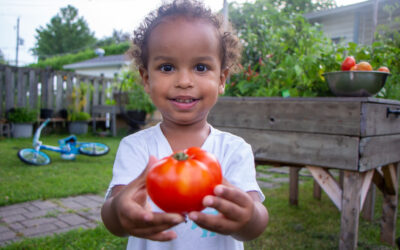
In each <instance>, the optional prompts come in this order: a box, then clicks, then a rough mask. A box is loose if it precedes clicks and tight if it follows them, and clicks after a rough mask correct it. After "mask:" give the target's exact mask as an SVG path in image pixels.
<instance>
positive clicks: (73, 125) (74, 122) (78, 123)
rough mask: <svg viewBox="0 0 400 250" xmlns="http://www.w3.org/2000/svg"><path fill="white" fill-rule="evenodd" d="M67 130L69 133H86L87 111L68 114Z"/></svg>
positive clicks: (88, 117)
mask: <svg viewBox="0 0 400 250" xmlns="http://www.w3.org/2000/svg"><path fill="white" fill-rule="evenodd" d="M68 116H69V117H68V120H69V124H68V130H69V133H71V134H77V135H80V134H86V133H87V132H88V122H89V120H90V115H89V113H87V112H83V111H80V112H79V111H78V112H72V113H70V114H68Z"/></svg>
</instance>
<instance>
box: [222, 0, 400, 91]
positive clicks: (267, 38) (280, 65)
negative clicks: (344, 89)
mask: <svg viewBox="0 0 400 250" xmlns="http://www.w3.org/2000/svg"><path fill="white" fill-rule="evenodd" d="M300 2H302V4H300ZM324 2H325V3H324ZM329 2H331V1H318V2H317V3H316V6H314V7H316V8H317V9H318V8H322V7H323V6H325V7H326V6H329V4H330V3H329ZM294 3H299V4H294ZM303 3H304V4H303ZM324 4H325V5H324ZM296 6H303V7H304V8H305V9H307V8H309V7H310V6H311V5H310V2H309V1H307V0H293V1H287V0H282V1H271V0H256V1H255V2H254V4H248V3H245V4H243V5H234V4H232V5H231V6H230V8H231V9H230V17H231V19H232V23H233V24H234V26H235V28H236V30H237V31H238V34H239V36H240V39H241V40H242V41H243V44H244V49H243V55H242V64H243V69H244V70H243V72H240V73H238V74H235V75H232V76H231V78H230V82H229V83H228V84H227V86H226V89H225V95H230V96H282V94H283V93H287V92H289V93H290V96H292V97H295V96H299V97H303V96H304V97H306V96H332V94H331V92H330V90H329V88H328V85H327V83H326V82H325V80H324V78H323V77H322V74H323V73H324V72H331V71H338V70H340V65H341V63H342V61H343V60H344V58H345V57H346V56H347V55H353V56H354V57H355V58H356V60H357V62H359V61H368V62H370V63H371V65H372V66H373V68H374V69H378V68H379V67H380V66H387V67H388V68H389V69H390V71H391V74H392V76H391V77H389V78H388V80H387V82H386V85H385V91H382V93H380V95H379V97H383V98H393V99H400V87H398V86H397V85H400V76H399V71H400V60H398V58H400V34H399V31H393V29H388V28H386V27H380V29H379V30H380V32H379V33H378V34H377V35H376V39H375V42H374V43H373V44H372V45H370V46H363V45H358V44H356V43H352V42H351V43H348V44H337V45H335V44H334V43H333V42H332V41H331V40H330V39H329V38H327V37H326V36H325V35H324V33H323V32H322V30H321V28H320V27H319V26H318V25H316V26H312V25H311V24H310V23H308V22H307V21H306V20H305V19H304V17H303V16H302V15H301V14H299V12H296V11H295V10H294V9H296ZM293 8H294V9H293ZM290 9H291V11H289V10H290ZM398 22H399V23H400V20H398Z"/></svg>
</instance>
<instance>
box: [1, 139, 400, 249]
mask: <svg viewBox="0 0 400 250" xmlns="http://www.w3.org/2000/svg"><path fill="white" fill-rule="evenodd" d="M58 138H61V136H46V137H45V138H43V141H44V142H46V143H51V144H55V143H56V142H57V139H58ZM82 140H86V141H89V140H91V141H100V142H104V143H106V144H108V145H109V146H111V152H110V153H109V154H108V155H106V156H103V157H86V156H78V158H77V159H76V160H75V161H73V162H68V161H64V160H61V159H60V158H59V156H58V155H57V154H55V155H51V157H52V159H53V162H52V163H51V164H50V165H49V166H42V167H31V166H28V165H25V164H23V163H22V162H20V161H19V159H18V158H17V156H16V153H17V151H18V149H19V148H22V147H27V146H29V145H30V143H31V142H30V140H28V139H7V140H1V141H0V148H1V151H0V195H1V197H0V198H1V199H0V202H1V204H0V205H7V204H11V203H17V202H22V201H28V200H35V199H48V198H56V197H64V196H70V195H77V194H83V193H97V194H103V193H104V191H105V189H106V188H107V186H108V183H109V181H110V178H111V174H112V173H111V168H112V164H113V161H114V157H115V152H116V149H117V146H118V143H119V141H120V138H109V137H106V138H99V137H90V136H86V137H84V138H82ZM267 169H268V167H265V168H261V170H260V171H263V172H267ZM257 170H258V167H257ZM274 176H275V174H274ZM276 176H277V177H282V174H276ZM301 179H302V180H303V182H302V184H301V185H300V186H299V205H298V206H290V205H289V195H288V194H289V191H288V185H287V184H284V185H282V186H281V187H279V188H275V189H264V193H265V196H266V197H267V198H266V201H265V203H264V204H265V205H266V206H267V208H268V211H269V213H270V222H269V225H268V227H267V229H266V230H265V232H264V233H263V234H262V235H261V236H260V237H258V238H257V239H256V240H253V241H250V242H246V243H245V249H246V250H262V249H338V243H339V232H340V213H339V211H338V210H337V208H336V207H335V206H334V205H333V203H332V202H331V201H330V200H329V198H328V197H327V195H326V194H324V193H323V195H322V199H321V200H315V199H314V198H313V197H312V194H313V186H312V184H313V182H312V178H309V177H305V178H301ZM5 197H8V198H5ZM381 206H382V194H381V193H380V191H379V190H377V193H376V204H375V217H374V219H373V221H372V222H368V221H365V220H363V219H362V218H361V216H360V222H359V236H358V249H396V248H392V247H390V246H388V245H385V244H383V243H381V242H380V224H379V220H380V216H381V214H382V213H381V210H382V209H381ZM47 216H50V217H51V216H54V215H52V214H48V215H47ZM399 228H400V218H399V216H397V229H398V230H399ZM398 230H397V231H398ZM397 236H399V234H397ZM126 243H127V239H126V238H118V237H115V236H112V235H111V234H110V233H108V231H107V230H106V229H105V228H104V226H103V225H100V226H98V227H97V228H95V229H89V230H83V229H80V230H73V231H70V232H67V233H63V234H57V235H55V236H47V237H42V238H28V239H25V240H23V241H20V242H17V243H13V244H10V245H8V246H5V247H4V248H2V249H125V247H126Z"/></svg>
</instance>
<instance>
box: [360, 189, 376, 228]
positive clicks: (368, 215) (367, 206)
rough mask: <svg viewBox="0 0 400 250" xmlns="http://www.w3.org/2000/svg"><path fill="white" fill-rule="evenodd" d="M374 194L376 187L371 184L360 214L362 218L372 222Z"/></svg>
mask: <svg viewBox="0 0 400 250" xmlns="http://www.w3.org/2000/svg"><path fill="white" fill-rule="evenodd" d="M375 194H376V187H375V185H373V184H371V186H370V187H369V190H368V194H367V197H366V198H365V203H364V206H363V209H362V213H361V214H362V217H363V218H364V219H365V220H367V221H372V220H373V219H374V208H375Z"/></svg>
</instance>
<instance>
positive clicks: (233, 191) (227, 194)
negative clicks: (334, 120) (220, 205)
mask: <svg viewBox="0 0 400 250" xmlns="http://www.w3.org/2000/svg"><path fill="white" fill-rule="evenodd" d="M214 194H215V195H216V196H217V197H220V198H223V199H226V200H228V201H231V202H233V203H235V204H236V205H238V206H240V207H247V206H249V204H252V202H253V199H252V198H251V196H250V195H249V194H248V193H246V192H243V191H241V190H240V189H238V188H237V187H234V186H232V185H231V186H227V185H225V184H224V185H218V186H216V187H215V188H214Z"/></svg>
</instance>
